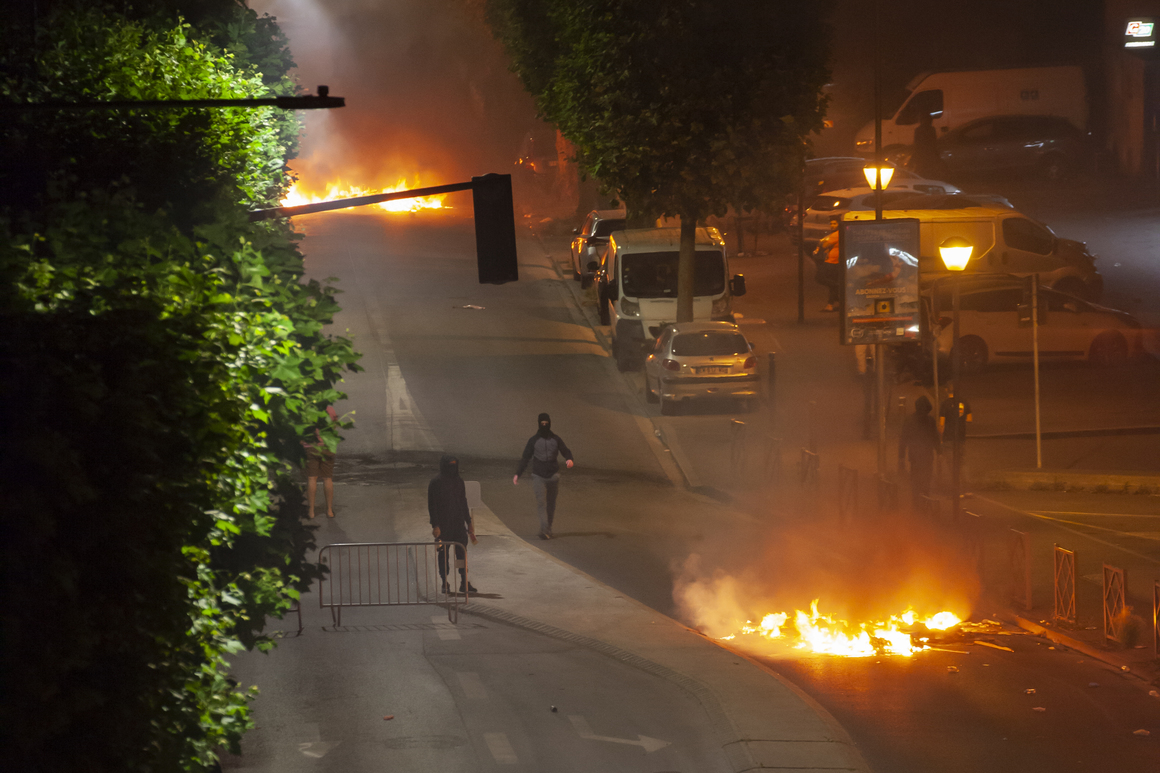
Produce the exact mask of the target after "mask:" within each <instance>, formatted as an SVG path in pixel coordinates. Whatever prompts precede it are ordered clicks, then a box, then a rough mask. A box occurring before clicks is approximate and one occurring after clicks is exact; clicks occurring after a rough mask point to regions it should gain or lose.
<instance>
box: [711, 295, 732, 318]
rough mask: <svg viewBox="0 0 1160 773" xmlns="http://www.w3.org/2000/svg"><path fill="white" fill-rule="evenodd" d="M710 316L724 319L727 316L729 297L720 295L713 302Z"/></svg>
mask: <svg viewBox="0 0 1160 773" xmlns="http://www.w3.org/2000/svg"><path fill="white" fill-rule="evenodd" d="M710 314H711V315H712V316H714V317H724V316H726V315H728V314H729V296H728V295H722V296H721V297H720V298H717V299H715V300H714V301H713V309H712V311H711V312H710Z"/></svg>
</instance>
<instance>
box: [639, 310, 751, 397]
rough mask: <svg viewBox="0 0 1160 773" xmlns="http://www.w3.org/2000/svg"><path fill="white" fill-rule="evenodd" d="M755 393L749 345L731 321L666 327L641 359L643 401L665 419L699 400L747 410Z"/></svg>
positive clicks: (685, 323) (691, 323)
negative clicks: (736, 403)
mask: <svg viewBox="0 0 1160 773" xmlns="http://www.w3.org/2000/svg"><path fill="white" fill-rule="evenodd" d="M760 392H761V387H760V377H759V376H758V372H757V357H756V356H755V355H754V354H753V345H752V344H750V343H749V341H748V340H746V338H745V335H744V334H742V332H741V329H740V328H739V327H737V325H734V324H733V323H731V322H683V323H679V324H671V325H667V326H665V328H664V329H663V330H662V331H661V334H660V335H659V336H657V339H656V343H655V344H654V345H653V350H652V352H651V353H650V354H649V355H648V358H647V359H646V360H645V367H644V394H645V398H646V399H647V400H648V401H649V402H650V403H655V402H659V403H660V404H661V413H663V414H665V415H666V416H671V415H672V414H674V413H676V411H677V408H678V406H679V405H680V404H681V403H682V402H683V401H685V400H693V399H704V398H731V399H736V400H741V401H742V402H743V404H744V407H745V408H746V409H748V408H749V407H750V403H751V402H752V401H754V400H756V399H757V397H758V396H759V394H760Z"/></svg>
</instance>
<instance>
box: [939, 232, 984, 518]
mask: <svg viewBox="0 0 1160 773" xmlns="http://www.w3.org/2000/svg"><path fill="white" fill-rule="evenodd" d="M974 250H975V247H974V245H973V244H971V243H970V242H969V241H967V240H966V239H964V238H963V237H961V236H952V237H950V238H948V239H946V240H944V241H943V243H942V244H940V245H939V246H938V251H939V255H941V256H942V260H943V264H944V265H945V266H946V267H947V270H948V271H963V270H964V269H965V268H966V267H967V263H968V262H970V260H971V253H972V252H974ZM960 284H962V282H960V281H958V280H957V277H956V281H955V283H954V295H953V296H952V297H953V298H954V301H953V303H954V306H953V308H954V313H953V317H952V319H953V322H952V324H953V325H954V327H953V329H952V333H951V401H950V402H951V404H950V410H949V411H948V412H947V413H948V415H947V417H946V422H947V423H946V425H945V429H944V430H943V432H944V434H945V432H946V430H947V429H950V427H951V422H954V433H955V434H954V439H955V440H954V446H953V447H952V448H951V450H952V452H953V461H952V465H953V466H952V470H951V474H952V480H953V483H954V489H955V499H954V518H955V523H956V524H957V523H959V522H960V520H959V516H960V514H961V512H962V481H961V479H960V476H961V474H962V465H963V441H964V440H965V438H963V437H962V436H963V435H964V434H965V432H963V427H962V424H964V423H965V421H962V422H960V420H959V419H960V413H962V412H964V410H965V409H964V408H963V405H964V404H963V402H962V395H961V393H960V391H959V362H960V360H962V352H961V351H959V285H960ZM936 293H937V288H936ZM937 348H938V347H937V345H936V347H935V349H936V351H937ZM935 393H936V394H937V393H938V381H937V380H936V381H935ZM962 418H963V419H964V420H965V418H966V417H965V416H963V417H962Z"/></svg>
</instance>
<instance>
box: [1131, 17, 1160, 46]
mask: <svg viewBox="0 0 1160 773" xmlns="http://www.w3.org/2000/svg"><path fill="white" fill-rule="evenodd" d="M1155 29H1156V22H1155V21H1154V20H1152V19H1129V20H1128V26H1127V27H1126V28H1125V29H1124V48H1154V47H1155V46H1156V38H1155V35H1154V33H1155Z"/></svg>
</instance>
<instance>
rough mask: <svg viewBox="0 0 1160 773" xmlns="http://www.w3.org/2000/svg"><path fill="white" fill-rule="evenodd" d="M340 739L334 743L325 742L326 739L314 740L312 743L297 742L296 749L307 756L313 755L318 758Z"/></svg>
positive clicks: (338, 742) (323, 755)
mask: <svg viewBox="0 0 1160 773" xmlns="http://www.w3.org/2000/svg"><path fill="white" fill-rule="evenodd" d="M340 743H342V741H335V742H334V743H327V742H326V741H315V742H314V743H300V744H298V751H300V752H302V753H303V754H305V755H306V756H307V757H314V758H315V759H320V758H322V757H325V756H326V753H327V752H328V751H330V750H331V749H333V748H334V747H336V746H338V745H339V744H340Z"/></svg>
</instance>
